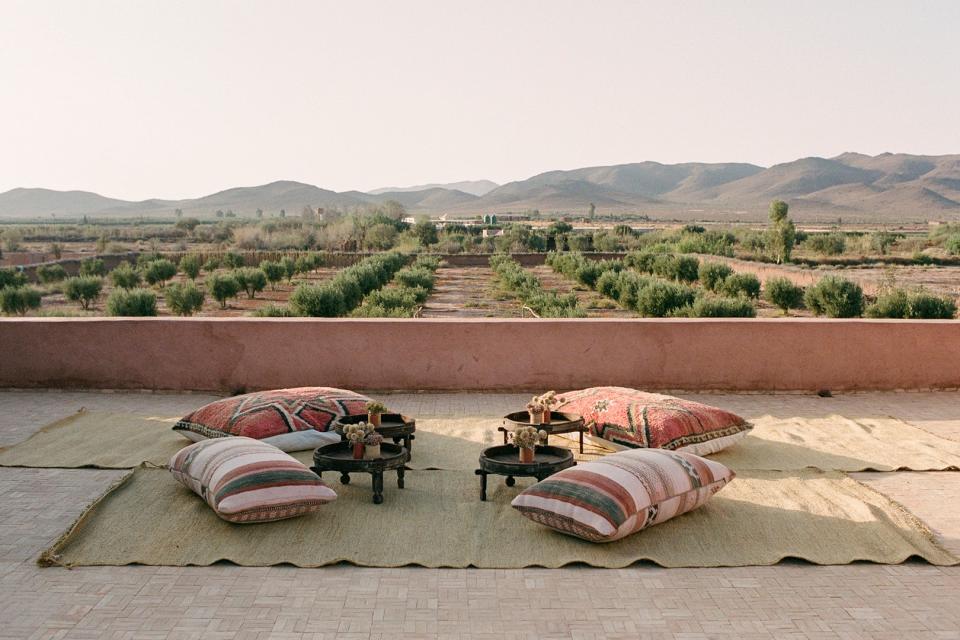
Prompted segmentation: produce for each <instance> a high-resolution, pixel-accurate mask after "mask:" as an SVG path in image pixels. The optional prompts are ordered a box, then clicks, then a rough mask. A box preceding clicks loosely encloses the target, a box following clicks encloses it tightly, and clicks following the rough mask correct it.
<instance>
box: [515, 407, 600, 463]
mask: <svg viewBox="0 0 960 640" xmlns="http://www.w3.org/2000/svg"><path fill="white" fill-rule="evenodd" d="M518 427H535V428H536V429H537V431H540V430H543V431H546V432H547V444H549V441H550V436H552V435H554V434H557V433H574V432H579V433H580V453H583V433H584V431H586V430H587V428H586V426H584V423H583V418H581V417H580V416H578V415H576V414H573V413H560V412H559V411H551V412H550V424H533V423H532V422H530V414H529V413H527V412H526V411H515V412H514V413H508V414H507V415H505V416H503V426H502V427H499V428H498V429H497V431H502V432H503V444H507V434H508V433H510V432H511V431H514V430H516V429H517V428H518Z"/></svg>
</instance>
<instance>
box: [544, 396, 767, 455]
mask: <svg viewBox="0 0 960 640" xmlns="http://www.w3.org/2000/svg"><path fill="white" fill-rule="evenodd" d="M563 398H564V400H565V402H564V403H563V404H561V405H560V406H559V408H558V409H557V410H558V411H564V412H568V413H575V414H578V415H581V416H583V419H584V421H585V422H586V424H587V426H588V427H589V429H590V433H591V434H592V435H594V436H596V437H598V438H602V439H604V440H606V441H608V442H612V443H613V444H615V445H619V446H620V447H622V448H638V447H645V448H650V449H670V450H675V451H686V452H688V453H694V454H696V455H700V456H705V455H709V454H711V453H716V452H717V451H720V450H721V449H724V448H726V447H728V446H730V445H731V444H733V443H734V442H736V441H737V440H739V439H741V438H743V437H745V436H746V435H747V433H748V432H749V431H750V430H751V429H753V425H751V424H750V423H749V422H747V421H746V420H744V419H743V418H741V417H740V416H738V415H736V414H733V413H730V412H729V411H724V410H723V409H718V408H717V407H711V406H709V405H705V404H700V403H699V402H693V401H691V400H682V399H680V398H675V397H673V396H665V395H661V394H659V393H647V392H644V391H638V390H636V389H628V388H626V387H591V388H590V389H581V390H580V391H570V392H568V393H564V394H563Z"/></svg>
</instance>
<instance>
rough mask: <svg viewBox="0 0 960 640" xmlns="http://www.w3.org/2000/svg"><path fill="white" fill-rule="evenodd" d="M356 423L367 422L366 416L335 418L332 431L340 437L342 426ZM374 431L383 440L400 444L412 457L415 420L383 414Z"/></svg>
mask: <svg viewBox="0 0 960 640" xmlns="http://www.w3.org/2000/svg"><path fill="white" fill-rule="evenodd" d="M358 422H367V416H366V414H361V415H356V416H343V417H342V418H337V421H336V423H335V426H334V429H335V430H336V431H337V432H338V433H340V434H341V435H342V434H343V426H344V425H347V424H357V423H358ZM374 430H375V431H376V432H377V433H379V434H380V435H382V436H383V438H384V440H393V444H400V443H401V442H402V443H403V446H404V447H406V448H407V452H408V453H409V454H410V457H411V458H412V457H413V440H414V438H416V436H415V435H414V432H415V431H416V430H417V421H416V420H414V419H413V418H411V417H409V416H404V415H400V414H399V413H384V414H381V416H380V426H379V427H375V428H374Z"/></svg>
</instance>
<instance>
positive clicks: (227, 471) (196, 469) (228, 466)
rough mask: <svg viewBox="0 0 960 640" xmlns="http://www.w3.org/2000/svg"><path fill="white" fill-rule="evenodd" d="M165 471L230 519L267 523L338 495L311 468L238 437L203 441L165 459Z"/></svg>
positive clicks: (318, 505) (307, 511)
mask: <svg viewBox="0 0 960 640" xmlns="http://www.w3.org/2000/svg"><path fill="white" fill-rule="evenodd" d="M170 472H171V473H172V474H173V477H174V478H176V479H177V480H178V481H179V482H180V483H181V484H183V485H185V486H187V487H188V488H190V489H192V490H193V491H194V492H195V493H196V494H197V495H199V496H200V497H201V498H203V499H204V500H206V501H207V504H209V505H210V508H211V509H213V510H214V512H216V514H217V515H218V516H220V517H221V518H223V519H224V520H227V521H229V522H270V521H272V520H283V519H284V518H292V517H294V516H299V515H302V514H304V513H310V512H311V511H316V510H317V509H319V508H320V507H321V506H323V505H324V504H326V503H328V502H331V501H333V500H336V499H337V494H336V493H334V491H333V489H331V488H330V487H328V486H327V485H325V484H324V483H323V481H322V480H321V479H320V478H319V477H318V476H317V474H315V473H314V472H313V471H311V470H310V469H308V468H307V467H305V466H304V465H303V464H301V463H300V462H299V461H298V460H295V459H294V458H292V457H290V456H288V455H287V454H285V453H284V452H282V451H280V450H279V449H277V448H276V447H274V446H272V445H269V444H265V443H263V442H261V441H259V440H253V439H251V438H242V437H227V438H216V439H211V440H203V441H202V442H197V443H195V444H191V445H190V446H188V447H184V448H183V449H181V450H180V451H179V452H177V453H176V454H175V455H174V456H173V457H172V458H171V459H170Z"/></svg>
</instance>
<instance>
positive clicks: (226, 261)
mask: <svg viewBox="0 0 960 640" xmlns="http://www.w3.org/2000/svg"><path fill="white" fill-rule="evenodd" d="M244 264H245V261H244V259H243V256H242V255H240V254H239V253H236V252H235V251H230V252H229V253H227V254H226V255H225V256H223V266H225V267H226V268H228V269H239V268H240V267H242V266H243V265H244Z"/></svg>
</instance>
